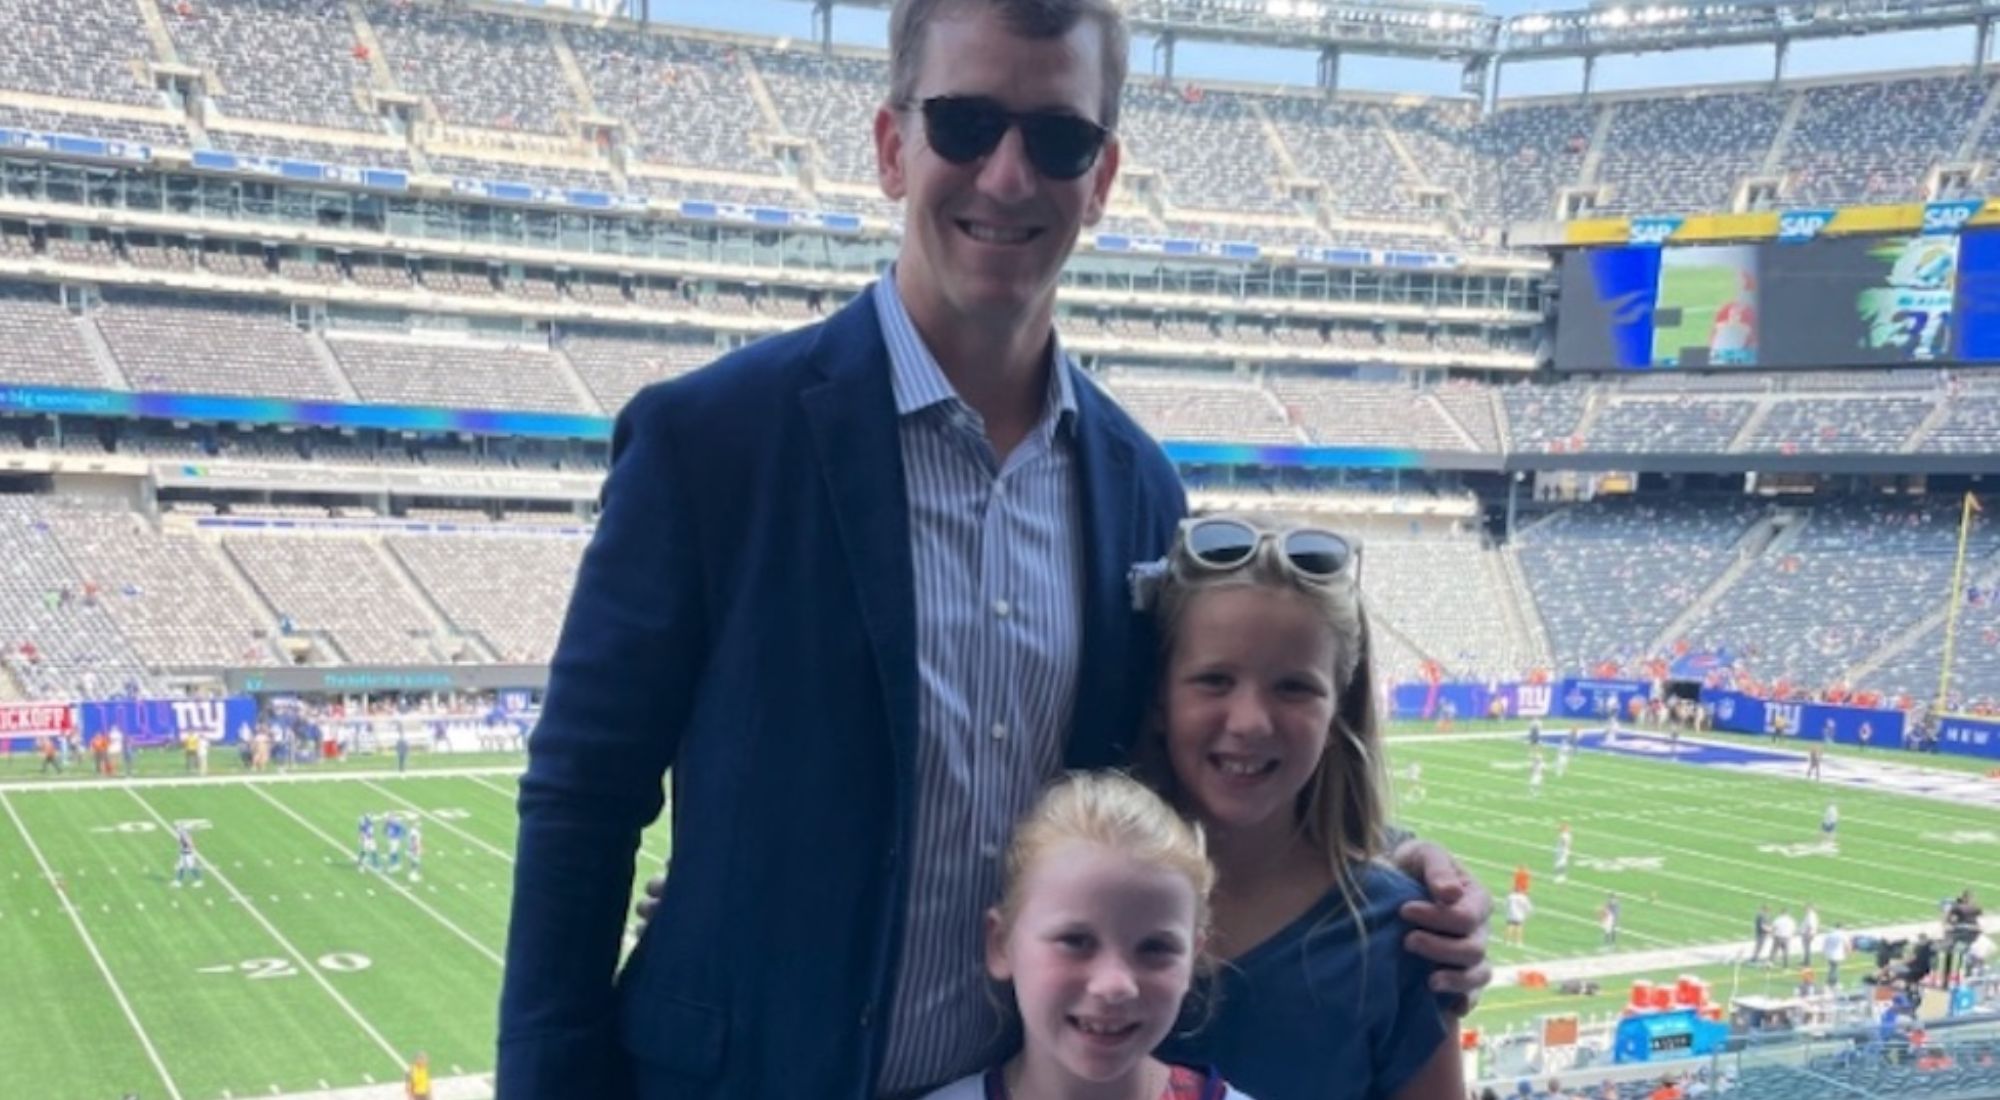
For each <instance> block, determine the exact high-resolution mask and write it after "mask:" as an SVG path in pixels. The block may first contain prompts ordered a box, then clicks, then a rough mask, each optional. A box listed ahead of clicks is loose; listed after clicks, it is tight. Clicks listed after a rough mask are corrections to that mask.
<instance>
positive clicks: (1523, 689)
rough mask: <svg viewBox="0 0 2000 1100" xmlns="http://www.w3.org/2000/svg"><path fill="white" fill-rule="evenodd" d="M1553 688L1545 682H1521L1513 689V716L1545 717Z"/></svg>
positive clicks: (1553, 695) (1552, 695) (1553, 694)
mask: <svg viewBox="0 0 2000 1100" xmlns="http://www.w3.org/2000/svg"><path fill="white" fill-rule="evenodd" d="M1555 693H1556V691H1555V689H1554V688H1552V687H1550V686H1549V685H1547V684H1522V685H1521V686H1520V687H1518V688H1516V689H1515V691H1514V717H1516V718H1545V717H1547V716H1548V713H1549V703H1550V702H1551V701H1552V700H1553V698H1554V697H1555Z"/></svg>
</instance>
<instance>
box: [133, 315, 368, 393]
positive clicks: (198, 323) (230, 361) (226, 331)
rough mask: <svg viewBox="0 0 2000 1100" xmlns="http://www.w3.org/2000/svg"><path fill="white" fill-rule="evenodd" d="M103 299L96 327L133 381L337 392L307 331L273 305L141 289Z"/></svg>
mask: <svg viewBox="0 0 2000 1100" xmlns="http://www.w3.org/2000/svg"><path fill="white" fill-rule="evenodd" d="M105 301H106V306H105V308H104V309H103V310H102V311H101V312H99V313H98V314H97V315H96V323H97V327H98V328H99V329H100V330H101V331H102V332H103V333H104V339H105V342H106V343H107V344H109V345H110V347H111V350H112V352H113V354H115V355H116V356H117V357H118V362H119V363H120V365H121V366H122V367H123V368H124V371H125V377H126V380H127V381H129V382H130V383H131V385H132V388H133V389H137V390H149V391H164V392H171V393H219V394H257V395H260V396H269V397H292V398H317V399H333V398H336V397H337V396H338V391H337V390H336V389H335V387H334V384H333V382H332V380H331V379H330V378H329V377H328V376H327V374H326V372H325V370H324V369H323V368H322V367H321V366H320V364H319V363H318V361H316V360H315V359H314V358H313V354H312V350H311V349H310V348H309V347H308V346H307V344H306V339H305V335H304V334H303V333H301V332H300V331H299V330H298V329H297V327H295V326H294V325H293V324H292V320H291V318H290V317H289V316H287V315H286V314H285V313H284V312H281V311H280V309H279V308H277V307H273V306H264V305H258V304H251V303H244V302H239V301H234V300H229V299H206V300H204V299H180V298H173V297H169V296H165V295H156V294H151V293H147V292H141V291H110V292H106V294H105ZM217 349H227V351H228V354H226V355H218V354H216V352H217Z"/></svg>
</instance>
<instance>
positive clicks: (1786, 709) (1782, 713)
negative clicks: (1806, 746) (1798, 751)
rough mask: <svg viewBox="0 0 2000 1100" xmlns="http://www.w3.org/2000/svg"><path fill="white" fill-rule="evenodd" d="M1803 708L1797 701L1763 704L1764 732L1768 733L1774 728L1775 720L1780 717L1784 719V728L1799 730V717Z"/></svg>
mask: <svg viewBox="0 0 2000 1100" xmlns="http://www.w3.org/2000/svg"><path fill="white" fill-rule="evenodd" d="M1804 709H1805V708H1804V707H1802V706H1800V705H1799V704H1797V703H1766V704H1764V732H1765V733H1770V732H1771V731H1772V730H1773V729H1774V728H1776V725H1777V721H1778V719H1780V718H1782V719H1784V720H1785V728H1786V729H1788V730H1790V731H1792V732H1793V733H1797V732H1799V718H1800V716H1801V715H1802V713H1803V712H1804Z"/></svg>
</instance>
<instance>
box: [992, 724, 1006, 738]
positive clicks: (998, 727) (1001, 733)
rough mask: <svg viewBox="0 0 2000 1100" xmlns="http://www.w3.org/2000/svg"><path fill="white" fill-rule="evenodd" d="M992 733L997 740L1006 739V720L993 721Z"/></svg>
mask: <svg viewBox="0 0 2000 1100" xmlns="http://www.w3.org/2000/svg"><path fill="white" fill-rule="evenodd" d="M992 733H993V739H994V740H995V741H1005V740H1006V739H1007V723H1005V722H995V723H993V730H992Z"/></svg>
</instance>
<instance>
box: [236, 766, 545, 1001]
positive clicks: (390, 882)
mask: <svg viewBox="0 0 2000 1100" xmlns="http://www.w3.org/2000/svg"><path fill="white" fill-rule="evenodd" d="M250 793H252V794H254V795H256V796H257V797H258V798H261V799H263V800H264V801H266V802H269V803H270V804H271V805H273V806H275V807H277V808H278V810H279V812H281V813H283V814H284V815H285V816H286V817H289V818H291V819H292V820H293V821H296V822H298V823H299V825H300V826H302V827H303V828H305V829H306V831H308V832H310V833H312V834H313V835H314V836H316V837H318V838H320V839H321V840H324V841H326V842H327V844H328V845H329V846H331V847H332V848H333V849H334V850H335V851H337V852H339V853H340V854H341V855H343V856H345V855H348V854H349V852H350V850H349V849H348V847H347V845H345V844H342V843H341V842H340V841H338V840H336V839H334V838H333V837H332V836H331V835H329V834H328V833H327V832H326V831H325V830H323V829H321V828H320V827H319V826H317V825H314V824H313V823H312V822H310V821H307V820H306V819H305V818H303V817H300V816H299V815H298V813H297V812H296V811H294V810H293V809H292V808H291V807H290V806H287V805H285V804H284V803H282V802H280V801H278V800H277V799H275V798H272V797H271V796H270V795H268V794H266V793H265V792H263V791H260V790H258V789H257V788H256V787H251V788H250ZM370 881H374V882H380V883H381V884H382V885H384V886H387V887H388V888H389V889H391V890H394V891H396V892H397V893H399V894H401V895H403V896H404V897H406V898H408V899H410V903H411V904H412V905H415V906H416V907H417V908H419V909H422V910H423V911H424V912H425V913H427V914H429V915H430V917H431V919H433V920H435V921H437V922H438V923H439V924H441V925H444V926H445V928H447V929H449V930H450V931H451V933H452V934H453V935H455V936H457V937H458V938H459V939H461V940H464V941H465V942H466V943H467V944H468V945H470V946H471V947H472V949H473V950H475V951H477V952H479V953H480V954H481V955H484V956H486V957H487V958H488V959H490V960H492V962H493V965H495V966H501V967H504V966H506V965H507V960H506V959H504V958H502V957H501V956H500V953H499V952H497V951H495V950H493V949H492V948H491V947H488V946H486V944H485V943H484V942H482V941H481V940H480V939H479V938H478V937H477V936H474V935H473V934H472V933H470V932H467V931H466V930H465V929H463V928H460V927H459V926H458V925H457V924H456V923H455V922H453V921H452V919H451V918H450V917H447V916H445V915H444V914H443V913H440V912H438V911H437V910H436V909H433V908H431V906H430V904H429V903H428V902H426V901H424V899H422V898H420V897H418V896H417V895H416V894H415V893H413V892H412V891H411V890H410V889H409V888H408V887H406V886H404V885H403V884H402V883H400V882H397V881H396V880H395V879H393V878H391V877H389V876H388V875H383V874H377V875H375V876H374V878H373V879H371V880H370Z"/></svg>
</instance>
